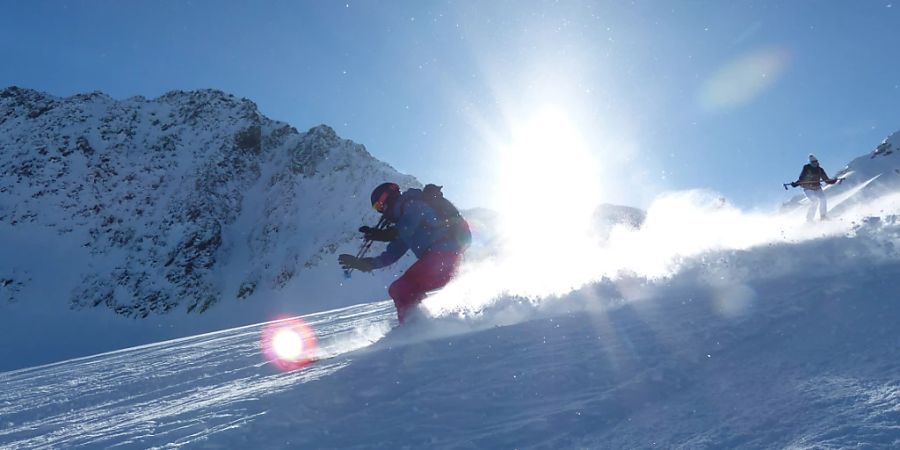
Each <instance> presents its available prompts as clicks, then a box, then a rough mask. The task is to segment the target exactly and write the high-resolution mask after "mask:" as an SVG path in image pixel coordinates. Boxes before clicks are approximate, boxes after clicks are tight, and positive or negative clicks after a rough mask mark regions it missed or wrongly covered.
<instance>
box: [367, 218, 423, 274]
mask: <svg viewBox="0 0 900 450" xmlns="http://www.w3.org/2000/svg"><path fill="white" fill-rule="evenodd" d="M423 217H424V211H423V210H422V205H421V203H419V202H409V203H407V204H406V205H404V208H403V213H402V214H401V215H400V219H399V220H398V221H397V227H396V228H395V229H396V230H397V239H394V240H393V241H391V242H390V244H388V246H387V249H385V250H384V253H382V254H380V255H378V256H376V257H374V258H372V263H373V264H374V265H375V268H376V269H377V268H381V267H386V266H389V265H391V264H393V263H395V262H397V261H398V260H399V259H400V258H402V257H403V255H404V254H405V253H406V252H407V250H409V245H408V244H407V242H412V237H413V235H414V234H415V232H416V229H417V228H418V227H419V226H420V225H421V223H422V220H423Z"/></svg>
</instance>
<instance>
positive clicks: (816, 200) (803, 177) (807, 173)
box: [791, 153, 838, 222]
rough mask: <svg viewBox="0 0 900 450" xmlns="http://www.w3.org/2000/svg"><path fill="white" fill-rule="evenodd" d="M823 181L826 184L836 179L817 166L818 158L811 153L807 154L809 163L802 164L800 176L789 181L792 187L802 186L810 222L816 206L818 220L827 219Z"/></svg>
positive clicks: (807, 218)
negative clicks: (807, 203) (806, 199)
mask: <svg viewBox="0 0 900 450" xmlns="http://www.w3.org/2000/svg"><path fill="white" fill-rule="evenodd" d="M822 181H824V182H826V183H828V184H834V183H837V182H838V180H836V179H834V178H829V177H828V174H826V173H825V169H823V168H822V167H820V166H819V159H818V158H816V155H813V154H812V153H810V154H809V164H806V165H804V166H803V171H801V172H800V178H798V179H797V181H794V182H792V183H791V186H792V187H797V186H801V187H803V193H804V194H805V195H806V198H808V199H809V210H808V211H807V212H806V220H807V221H808V222H812V220H813V219H814V218H815V217H816V207H817V206H818V208H819V220H828V216H826V215H825V213H826V211H827V210H828V204H827V202H826V201H825V193H824V192H822V184H821V182H822Z"/></svg>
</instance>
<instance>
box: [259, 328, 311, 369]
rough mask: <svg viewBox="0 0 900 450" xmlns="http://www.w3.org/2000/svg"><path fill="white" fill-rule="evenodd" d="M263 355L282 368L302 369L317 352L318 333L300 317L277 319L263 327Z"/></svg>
mask: <svg viewBox="0 0 900 450" xmlns="http://www.w3.org/2000/svg"><path fill="white" fill-rule="evenodd" d="M260 346H261V347H262V352H263V355H265V357H266V359H268V360H269V361H270V362H271V363H272V364H274V365H275V366H277V367H278V368H279V369H281V370H285V371H288V370H296V369H300V368H302V367H304V366H306V365H308V364H309V363H311V362H312V360H313V357H314V356H315V354H316V346H317V344H316V334H315V333H314V332H313V330H312V328H310V327H309V325H307V324H306V322H304V321H303V320H302V319H300V318H296V317H295V318H291V319H283V320H277V321H275V322H272V323H269V324H267V325H266V326H265V328H263V331H262V338H261V340H260Z"/></svg>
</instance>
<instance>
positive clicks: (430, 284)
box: [388, 252, 462, 323]
mask: <svg viewBox="0 0 900 450" xmlns="http://www.w3.org/2000/svg"><path fill="white" fill-rule="evenodd" d="M461 259H462V254H460V253H455V252H432V253H428V254H427V255H425V256H423V257H421V258H419V260H418V261H416V262H415V264H413V265H412V266H410V268H409V269H407V270H406V272H405V273H404V274H403V275H402V276H400V278H397V281H394V282H393V283H391V287H389V288H388V294H390V296H391V298H392V299H394V306H395V307H396V308H397V318H398V319H400V323H403V321H404V320H405V319H406V316H407V314H409V312H410V311H411V310H412V309H413V308H415V307H416V305H418V304H419V303H421V302H422V300H424V299H425V294H427V293H428V292H429V291H433V290H435V289H440V288H442V287H444V286H446V285H447V283H449V282H450V280H451V279H452V278H453V275H455V274H456V270H457V269H458V268H459V263H460V260H461Z"/></svg>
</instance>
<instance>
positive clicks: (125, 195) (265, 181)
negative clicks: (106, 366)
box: [0, 87, 420, 317]
mask: <svg viewBox="0 0 900 450" xmlns="http://www.w3.org/2000/svg"><path fill="white" fill-rule="evenodd" d="M0 167H2V172H0V227H2V233H0V239H2V241H3V244H4V246H5V247H6V248H7V249H8V250H9V249H15V251H6V252H5V253H6V257H3V258H0V280H2V282H0V284H2V286H3V287H2V289H3V292H2V294H3V298H2V300H3V303H7V306H8V307H10V306H9V305H8V303H9V302H13V303H16V302H18V303H22V302H39V301H50V299H47V298H42V297H48V296H49V297H54V298H53V299H52V300H53V301H55V302H59V300H60V299H59V297H60V296H65V297H66V298H67V299H68V300H69V301H70V302H71V306H72V307H73V308H82V307H93V306H100V307H106V308H110V309H112V310H114V311H115V312H116V313H118V314H122V315H126V316H132V317H146V316H148V315H150V314H159V313H165V312H168V311H171V310H174V309H176V308H181V309H184V310H186V311H199V312H203V311H205V310H207V309H208V308H210V307H211V306H212V305H214V304H215V303H217V302H219V301H223V300H224V301H234V300H241V301H250V299H252V298H254V297H260V296H263V297H265V296H266V295H270V294H271V293H273V292H274V293H278V292H291V293H292V294H291V301H292V302H294V303H299V304H303V303H304V302H305V303H307V305H306V306H307V310H308V311H314V310H318V309H322V308H327V307H329V306H332V307H333V306H337V305H341V304H348V303H353V302H354V301H356V302H358V301H360V300H362V298H360V297H359V295H360V293H362V292H367V291H369V292H370V291H372V290H373V289H383V286H384V285H385V284H386V283H387V282H389V281H390V279H391V277H392V276H393V274H392V273H390V272H384V273H381V274H378V275H372V276H360V277H358V278H357V279H356V280H354V281H355V282H354V283H353V286H354V288H353V289H347V288H345V289H339V288H340V287H341V283H342V281H343V280H342V279H341V274H340V271H339V270H337V269H336V263H335V258H334V257H335V255H336V254H337V253H339V252H348V253H355V252H356V250H357V248H358V244H359V241H358V240H357V238H358V233H356V231H355V230H356V228H357V227H359V226H360V225H361V224H363V223H365V222H372V223H374V222H375V221H376V216H375V214H374V212H372V211H371V208H370V207H369V206H368V193H369V192H370V190H371V188H372V186H374V185H377V184H378V183H381V182H383V181H385V180H395V181H397V182H398V183H400V184H401V185H402V186H404V187H411V186H419V185H420V184H419V182H418V181H417V180H416V179H415V178H413V177H411V176H407V175H403V174H400V173H398V172H397V171H396V170H394V169H393V168H391V167H390V166H389V165H387V164H385V163H383V162H381V161H379V160H377V159H375V158H373V157H372V156H371V155H370V154H369V153H368V152H367V151H366V149H365V147H363V146H362V145H359V144H355V143H353V142H351V141H347V140H344V139H341V138H339V137H338V136H337V134H336V133H335V132H334V130H332V129H331V128H329V127H327V126H324V125H322V126H318V127H314V128H312V129H310V130H309V131H307V132H303V133H301V132H298V131H297V130H296V129H294V128H292V127H290V126H289V125H287V124H285V123H281V122H277V121H273V120H270V119H268V118H266V117H265V116H263V115H262V114H260V112H259V111H258V109H257V107H256V105H255V104H254V103H253V102H251V101H249V100H247V99H239V98H236V97H234V96H232V95H228V94H225V93H223V92H220V91H214V90H201V91H192V92H181V91H175V92H170V93H168V94H165V95H163V96H161V97H159V98H156V99H149V100H148V99H145V98H141V97H135V98H130V99H127V100H124V101H119V100H115V99H112V98H110V97H108V96H106V95H104V94H102V93H91V94H84V95H76V96H73V97H68V98H59V97H54V96H51V95H47V94H44V93H41V92H37V91H33V90H28V89H22V88H17V87H10V88H7V89H4V90H2V91H0ZM60 248H65V249H66V250H65V254H64V255H61V254H59V249H60ZM23 254H27V255H29V256H28V257H27V258H23V257H21V256H22V255H23ZM42 256H44V257H42ZM72 272H74V274H72V275H71V276H69V275H67V274H70V273H72ZM49 285H53V287H54V289H53V290H52V292H51V293H47V292H46V287H47V286H49ZM326 292H327V293H328V297H327V298H328V300H327V301H323V300H320V299H321V298H322V297H321V296H320V295H319V294H322V293H326Z"/></svg>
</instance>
